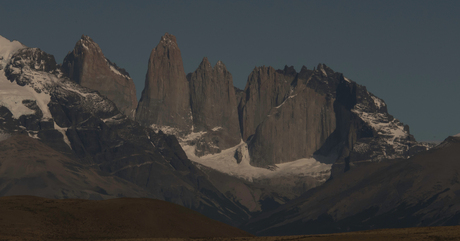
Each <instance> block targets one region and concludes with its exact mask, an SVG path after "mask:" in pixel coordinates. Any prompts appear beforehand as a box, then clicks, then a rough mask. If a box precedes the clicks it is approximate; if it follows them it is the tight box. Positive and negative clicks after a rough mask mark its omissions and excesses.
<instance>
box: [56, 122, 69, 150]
mask: <svg viewBox="0 0 460 241" xmlns="http://www.w3.org/2000/svg"><path fill="white" fill-rule="evenodd" d="M54 129H55V130H57V131H59V132H61V134H62V140H63V141H64V142H65V143H66V144H67V145H68V146H69V147H70V149H72V146H71V145H70V141H69V138H68V137H67V134H66V131H67V128H63V127H60V126H59V125H58V124H56V122H54Z"/></svg>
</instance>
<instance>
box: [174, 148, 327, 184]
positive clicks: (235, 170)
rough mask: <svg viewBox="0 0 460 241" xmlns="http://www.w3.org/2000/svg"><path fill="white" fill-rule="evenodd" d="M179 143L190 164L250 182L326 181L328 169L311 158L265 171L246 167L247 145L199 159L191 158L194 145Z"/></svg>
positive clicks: (247, 164) (265, 169) (248, 161)
mask: <svg viewBox="0 0 460 241" xmlns="http://www.w3.org/2000/svg"><path fill="white" fill-rule="evenodd" d="M182 144H183V145H182V148H183V149H184V151H185V153H186V154H187V157H188V158H189V159H190V160H192V161H193V162H195V163H198V164H200V165H203V166H206V167H209V168H212V169H214V170H217V171H219V172H222V173H226V174H229V175H231V176H235V177H238V178H242V179H245V180H247V181H250V182H253V181H254V180H255V179H270V178H280V177H283V176H286V177H288V176H298V177H314V178H317V179H318V181H319V182H325V181H326V180H327V178H329V175H330V169H331V166H332V165H331V164H324V163H320V162H318V161H317V160H316V159H315V158H303V159H299V160H296V161H293V162H289V163H282V164H275V165H274V166H270V167H269V168H261V167H254V166H251V165H250V160H249V152H248V146H247V144H246V143H244V142H241V143H240V144H239V145H237V146H235V147H232V148H229V149H226V150H223V151H222V152H220V153H217V154H209V155H205V156H202V157H197V156H196V155H195V146H191V145H184V143H183V142H182ZM237 155H240V156H241V160H240V161H239V163H238V160H237V159H236V158H235V156H237Z"/></svg>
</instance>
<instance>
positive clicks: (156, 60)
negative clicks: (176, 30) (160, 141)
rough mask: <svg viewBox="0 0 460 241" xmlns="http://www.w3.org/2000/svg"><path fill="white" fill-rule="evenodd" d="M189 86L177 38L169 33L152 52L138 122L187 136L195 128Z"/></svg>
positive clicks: (139, 107)
mask: <svg viewBox="0 0 460 241" xmlns="http://www.w3.org/2000/svg"><path fill="white" fill-rule="evenodd" d="M189 103H190V102H189V86H188V82H187V79H186V76H185V72H184V67H183V64H182V57H181V53H180V50H179V47H178V45H177V42H176V37H175V36H173V35H171V34H168V33H166V34H165V35H164V36H162V37H161V40H160V43H158V45H157V46H156V47H155V48H154V49H153V50H152V52H151V54H150V59H149V63H148V70H147V75H146V77H145V88H144V90H143V91H142V97H141V100H140V101H139V105H138V107H137V112H136V120H137V121H138V122H139V123H141V124H142V125H144V126H152V125H155V126H157V127H169V128H174V129H175V130H176V133H178V134H179V133H182V134H187V133H189V132H190V131H191V128H192V118H191V111H190V104H189Z"/></svg>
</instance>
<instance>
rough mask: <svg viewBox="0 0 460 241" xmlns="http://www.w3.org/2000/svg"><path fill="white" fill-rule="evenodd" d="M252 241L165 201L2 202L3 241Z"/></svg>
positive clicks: (21, 199)
mask: <svg viewBox="0 0 460 241" xmlns="http://www.w3.org/2000/svg"><path fill="white" fill-rule="evenodd" d="M242 236H251V235H250V234H248V233H246V232H244V231H242V230H239V229H237V228H235V227H232V226H229V225H227V224H224V223H221V222H218V221H215V220H213V219H210V218H207V217H206V216H204V215H202V214H200V213H198V212H195V211H193V210H190V209H188V208H185V207H182V206H180V205H176V204H172V203H169V202H165V201H160V200H156V199H147V198H118V199H109V200H99V201H95V200H83V199H47V198H40V197H34V196H8V197H1V198H0V240H51V239H54V240H68V239H83V240H97V239H132V238H136V239H137V238H189V237H192V238H193V237H195V238H197V237H242Z"/></svg>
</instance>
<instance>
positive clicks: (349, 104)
mask: <svg viewBox="0 0 460 241" xmlns="http://www.w3.org/2000/svg"><path fill="white" fill-rule="evenodd" d="M267 90H269V91H267ZM238 110H239V114H240V115H239V118H240V126H241V127H242V128H241V129H242V135H243V138H249V137H251V136H252V137H251V138H249V139H248V147H249V153H250V155H251V164H252V165H255V166H260V167H267V166H270V165H274V164H279V163H285V162H291V161H294V160H297V159H300V158H310V157H314V156H315V157H316V158H317V159H318V160H319V159H321V160H322V161H323V162H326V163H330V164H332V163H334V166H333V172H332V174H333V175H334V172H335V173H340V172H343V171H347V170H348V169H349V168H350V166H351V165H353V164H352V163H359V162H363V161H364V162H367V161H380V160H384V159H394V158H407V157H408V156H411V155H414V154H415V153H417V152H419V151H422V150H426V149H427V148H428V147H427V146H424V145H422V144H420V143H417V142H416V141H415V139H414V138H413V136H412V135H410V133H409V129H408V127H407V126H405V125H403V124H402V123H401V122H399V121H398V120H397V119H395V118H393V116H391V115H389V114H388V111H387V107H386V104H385V102H384V101H383V100H381V99H379V98H377V97H376V96H374V95H373V94H371V93H370V92H368V91H367V90H366V88H365V87H364V86H361V85H358V84H356V83H355V82H353V81H351V80H349V79H347V78H345V77H344V76H343V74H341V73H338V72H334V71H333V70H332V69H331V68H329V67H327V66H326V65H324V64H319V65H318V66H317V67H316V68H315V69H313V70H309V69H307V68H306V67H305V66H304V67H302V69H301V71H300V72H299V73H297V72H295V70H293V68H288V67H286V68H285V69H284V70H277V71H274V70H273V68H271V67H268V68H267V67H262V68H256V69H255V70H254V71H253V72H252V73H251V74H250V75H249V78H248V83H247V85H246V88H245V96H244V97H243V98H242V99H241V101H240V103H239V106H238ZM334 170H335V171H334Z"/></svg>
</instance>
